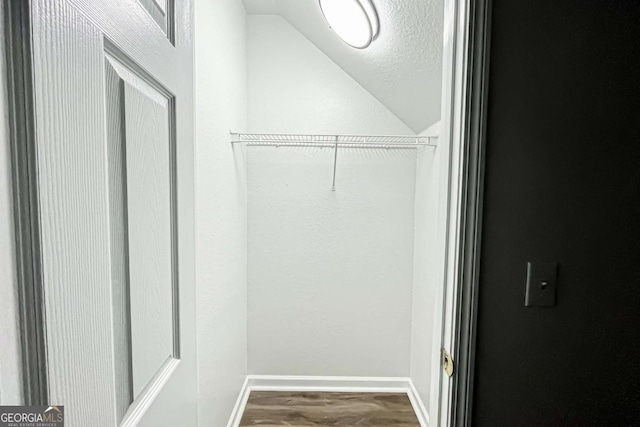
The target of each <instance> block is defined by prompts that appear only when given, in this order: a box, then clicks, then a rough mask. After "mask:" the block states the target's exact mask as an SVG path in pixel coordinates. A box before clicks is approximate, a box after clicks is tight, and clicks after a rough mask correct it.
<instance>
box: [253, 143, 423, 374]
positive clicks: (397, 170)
mask: <svg viewBox="0 0 640 427" xmlns="http://www.w3.org/2000/svg"><path fill="white" fill-rule="evenodd" d="M415 156H416V153H415V151H413V150H403V151H400V150H390V151H385V150H380V151H372V150H362V149H359V150H358V149H344V150H343V149H341V150H340V151H339V154H338V174H337V184H336V187H337V188H336V191H335V192H332V191H331V178H332V170H333V169H332V168H333V166H332V165H333V152H332V150H330V149H322V150H321V149H319V148H309V149H301V148H270V147H259V148H256V147H252V148H249V149H248V200H249V329H248V331H249V372H250V373H251V374H274V375H275V374H282V375H287V374H288V375H346V376H353V375H355V376H408V375H409V349H410V334H411V293H412V266H413V219H414V194H415V178H416V176H415V171H416V169H415V165H416V157H415Z"/></svg>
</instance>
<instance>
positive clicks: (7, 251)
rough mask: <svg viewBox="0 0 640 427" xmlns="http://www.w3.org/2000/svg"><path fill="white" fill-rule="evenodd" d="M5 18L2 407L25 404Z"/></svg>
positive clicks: (0, 92) (0, 72)
mask: <svg viewBox="0 0 640 427" xmlns="http://www.w3.org/2000/svg"><path fill="white" fill-rule="evenodd" d="M4 42H5V39H4V16H3V8H1V7H0V52H3V53H2V54H1V55H0V295H2V297H1V298H0V405H21V404H22V403H23V396H22V363H21V355H20V334H19V322H18V313H17V309H18V295H17V293H16V278H17V276H16V259H15V244H14V234H13V196H12V190H11V153H10V148H9V111H8V105H7V104H8V100H7V87H6V81H7V69H6V63H5V55H4V52H5V48H4Z"/></svg>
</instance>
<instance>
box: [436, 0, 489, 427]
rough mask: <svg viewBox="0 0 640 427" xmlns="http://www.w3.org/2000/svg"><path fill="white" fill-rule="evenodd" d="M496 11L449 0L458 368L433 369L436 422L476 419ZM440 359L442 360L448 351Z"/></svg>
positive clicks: (452, 313)
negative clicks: (488, 116)
mask: <svg viewBox="0 0 640 427" xmlns="http://www.w3.org/2000/svg"><path fill="white" fill-rule="evenodd" d="M490 9H491V8H490V0H445V29H446V30H445V36H444V39H445V46H444V61H443V64H444V72H443V76H444V78H443V110H442V118H443V124H444V125H443V129H442V135H441V138H442V139H443V141H444V145H445V146H446V147H447V148H448V149H449V150H450V152H449V153H448V154H449V157H448V158H449V161H450V164H449V168H448V170H447V175H446V177H443V178H444V179H445V180H446V181H444V182H448V185H447V188H448V198H447V202H446V203H447V210H448V213H447V226H446V232H445V237H444V238H445V241H446V243H445V244H446V255H445V257H446V258H445V277H444V283H443V287H442V301H443V304H444V305H443V317H442V320H441V322H442V323H441V328H440V329H441V331H442V336H441V345H440V348H444V349H447V350H448V351H449V352H450V353H451V355H452V356H453V360H454V363H455V368H454V375H453V376H452V377H450V378H449V377H447V376H446V375H445V374H444V371H443V369H441V367H440V366H435V367H434V369H436V370H437V372H438V376H437V378H438V381H437V383H436V384H437V385H435V386H434V388H432V395H434V396H435V397H434V398H432V401H431V408H434V407H435V408H436V412H437V415H436V416H437V421H435V422H434V425H437V426H466V425H470V423H471V401H472V397H473V366H474V365H473V364H474V354H475V331H476V328H475V322H476V318H477V313H476V311H477V298H478V262H479V253H480V235H481V220H482V194H483V192H482V189H483V176H484V156H483V153H484V143H485V141H484V139H485V124H486V117H485V111H486V102H487V101H486V98H487V83H488V81H487V80H488V73H487V71H488V51H489V43H488V39H489V34H490V26H489V24H490V20H489V15H490ZM436 330H437V329H436ZM440 348H435V349H434V351H438V350H440ZM435 359H436V360H437V361H438V363H437V365H439V364H440V363H441V355H438V356H437V357H436V358H435ZM436 400H437V401H436Z"/></svg>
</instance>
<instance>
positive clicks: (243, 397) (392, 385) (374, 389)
mask: <svg viewBox="0 0 640 427" xmlns="http://www.w3.org/2000/svg"><path fill="white" fill-rule="evenodd" d="M252 391H325V392H342V393H406V394H407V396H408V397H409V401H410V402H411V406H412V407H413V410H414V411H415V413H416V416H417V417H418V421H419V422H420V426H421V427H428V426H429V414H428V413H427V410H426V408H425V406H424V404H423V403H422V401H421V400H420V396H419V395H418V392H417V391H416V388H415V387H414V385H413V382H412V381H411V379H410V378H404V377H312V376H289V375H248V376H247V378H246V380H245V382H244V384H243V386H242V389H241V390H240V395H239V396H238V400H237V401H236V405H235V407H234V408H233V413H232V414H231V418H230V419H229V423H228V424H227V427H238V426H239V425H240V420H241V419H242V414H243V413H244V410H245V407H246V406H247V401H248V400H249V394H250V393H251V392H252Z"/></svg>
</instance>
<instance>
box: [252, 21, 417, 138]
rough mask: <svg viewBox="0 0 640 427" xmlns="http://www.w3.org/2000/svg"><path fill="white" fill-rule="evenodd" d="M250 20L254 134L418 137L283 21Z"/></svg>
mask: <svg viewBox="0 0 640 427" xmlns="http://www.w3.org/2000/svg"><path fill="white" fill-rule="evenodd" d="M247 19H248V58H249V63H248V65H249V72H248V81H249V104H248V105H249V130H250V131H252V132H261V133H330V134H335V133H340V134H344V133H364V134H398V135H400V134H408V135H413V134H414V132H413V131H412V130H411V129H410V128H409V127H408V126H407V125H405V124H404V123H403V122H402V121H401V120H400V119H398V118H397V117H396V116H395V115H394V114H393V113H391V112H390V111H389V110H388V109H387V108H386V107H385V106H384V105H383V104H382V103H380V102H379V101H378V100H377V99H376V98H374V97H373V96H372V95H371V94H370V93H369V92H367V91H366V90H365V89H364V88H363V87H362V86H361V85H360V84H358V83H357V82H356V81H355V80H353V78H351V77H350V76H349V75H348V74H346V73H345V72H344V71H343V70H342V68H340V67H339V66H337V65H336V64H335V63H334V62H332V61H331V60H330V59H329V58H328V57H327V56H326V55H325V54H324V53H322V52H321V51H320V50H319V49H318V48H316V47H315V46H314V45H313V44H312V43H311V42H310V41H309V40H307V39H306V38H305V37H304V36H302V34H300V33H299V32H298V31H297V30H296V29H295V28H293V27H292V26H291V25H290V24H289V23H288V22H287V21H285V20H284V19H283V18H282V17H280V16H276V15H249V16H248V17H247Z"/></svg>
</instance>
